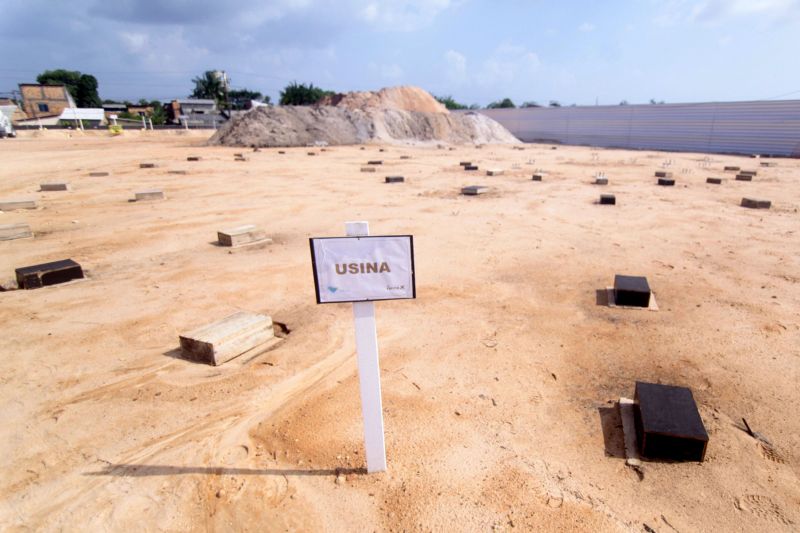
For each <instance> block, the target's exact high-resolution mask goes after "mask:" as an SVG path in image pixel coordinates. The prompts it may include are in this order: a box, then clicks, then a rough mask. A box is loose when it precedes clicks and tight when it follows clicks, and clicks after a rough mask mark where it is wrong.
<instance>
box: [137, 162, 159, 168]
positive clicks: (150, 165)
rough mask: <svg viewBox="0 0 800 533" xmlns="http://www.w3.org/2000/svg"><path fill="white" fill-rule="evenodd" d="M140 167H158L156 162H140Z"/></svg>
mask: <svg viewBox="0 0 800 533" xmlns="http://www.w3.org/2000/svg"><path fill="white" fill-rule="evenodd" d="M139 168H156V164H155V163H139Z"/></svg>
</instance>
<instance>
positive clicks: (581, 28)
mask: <svg viewBox="0 0 800 533" xmlns="http://www.w3.org/2000/svg"><path fill="white" fill-rule="evenodd" d="M593 30H594V24H592V23H591V22H584V23H583V24H581V25H580V26H578V31H582V32H590V31H593Z"/></svg>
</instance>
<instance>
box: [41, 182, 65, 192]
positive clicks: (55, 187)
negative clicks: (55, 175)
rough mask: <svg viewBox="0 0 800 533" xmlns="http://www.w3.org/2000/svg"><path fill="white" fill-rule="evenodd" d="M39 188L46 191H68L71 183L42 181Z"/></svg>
mask: <svg viewBox="0 0 800 533" xmlns="http://www.w3.org/2000/svg"><path fill="white" fill-rule="evenodd" d="M39 190H40V191H42V192H46V191H68V190H69V183H42V184H40V185H39Z"/></svg>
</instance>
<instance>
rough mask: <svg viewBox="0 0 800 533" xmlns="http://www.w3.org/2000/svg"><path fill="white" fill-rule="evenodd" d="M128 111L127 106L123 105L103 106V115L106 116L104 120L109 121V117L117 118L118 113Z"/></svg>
mask: <svg viewBox="0 0 800 533" xmlns="http://www.w3.org/2000/svg"><path fill="white" fill-rule="evenodd" d="M126 111H128V106H127V105H125V104H103V113H105V115H106V120H111V116H112V115H114V116H117V117H118V116H119V114H120V113H125V112H126Z"/></svg>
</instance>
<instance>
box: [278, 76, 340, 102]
mask: <svg viewBox="0 0 800 533" xmlns="http://www.w3.org/2000/svg"><path fill="white" fill-rule="evenodd" d="M333 94H334V92H333V91H326V90H324V89H320V88H319V87H314V84H313V83H309V84H308V85H306V84H305V83H297V82H296V81H293V82H292V83H290V84H289V85H287V86H286V87H284V89H283V90H282V91H281V94H280V97H281V98H280V104H281V105H314V104H316V103H317V102H319V101H320V100H322V99H323V98H324V97H326V96H331V95H333Z"/></svg>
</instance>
